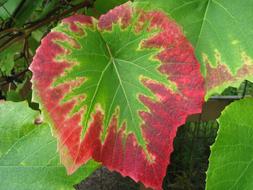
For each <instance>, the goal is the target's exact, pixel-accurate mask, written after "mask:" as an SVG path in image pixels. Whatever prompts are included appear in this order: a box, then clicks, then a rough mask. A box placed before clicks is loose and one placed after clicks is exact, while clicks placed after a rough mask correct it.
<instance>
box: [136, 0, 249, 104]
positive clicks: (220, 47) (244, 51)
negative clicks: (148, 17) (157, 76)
mask: <svg viewBox="0 0 253 190" xmlns="http://www.w3.org/2000/svg"><path fill="white" fill-rule="evenodd" d="M137 3H138V4H140V6H145V7H147V9H148V8H149V7H150V8H152V9H154V7H157V8H159V9H163V10H165V11H166V12H167V13H168V14H169V15H171V17H173V18H174V19H175V20H176V21H178V22H179V23H180V24H181V25H182V26H183V28H184V30H185V33H186V35H187V37H188V38H189V39H190V40H191V42H192V44H193V46H194V47H195V52H196V56H197V57H198V59H199V61H200V62H201V64H202V73H203V75H204V76H205V79H206V91H207V94H206V99H207V98H208V97H210V96H211V95H212V94H217V93H221V92H222V91H223V90H224V89H225V88H227V87H228V86H234V87H238V86H239V85H240V83H241V82H242V81H244V80H246V79H247V80H251V81H252V80H253V61H252V59H253V49H252V45H253V38H252V35H253V30H252V29H251V28H253V11H252V7H253V1H252V0H245V1H240V0H235V1H233V3H231V2H230V1H227V0H179V1H173V0H157V1H152V0H137Z"/></svg>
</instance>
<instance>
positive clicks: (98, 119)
mask: <svg viewBox="0 0 253 190" xmlns="http://www.w3.org/2000/svg"><path fill="white" fill-rule="evenodd" d="M132 11H133V10H132V7H130V6H129V4H125V5H122V6H120V7H117V8H115V9H114V10H112V11H110V12H109V13H107V14H106V15H104V16H102V17H101V18H100V20H99V27H100V29H101V30H103V29H106V30H110V29H111V26H112V23H116V22H117V21H119V20H120V21H121V22H122V24H123V27H124V26H126V25H127V24H129V23H130V19H131V14H132ZM141 14H142V16H141V17H140V22H144V21H147V20H148V21H150V22H151V27H157V28H160V29H161V32H160V33H159V34H157V35H156V36H154V37H152V38H151V39H149V40H147V41H146V42H145V43H144V44H143V48H149V47H160V48H161V47H162V48H163V51H162V52H160V53H159V55H157V59H159V60H160V61H161V62H162V65H161V67H160V68H159V70H160V72H161V73H164V74H166V75H167V77H168V80H170V81H173V82H174V83H175V84H176V85H177V88H178V89H177V91H176V92H173V91H171V90H168V89H167V88H165V87H164V86H163V85H161V84H158V83H156V82H154V81H149V80H145V79H143V84H144V85H146V86H147V87H148V88H149V89H150V90H152V91H153V92H154V94H156V95H157V97H158V98H159V101H154V100H152V99H150V98H149V97H145V96H143V95H140V97H139V98H140V100H141V101H142V102H143V103H144V104H145V105H146V106H147V107H148V108H149V109H150V112H149V113H148V112H144V111H142V112H140V113H139V114H140V116H141V118H142V119H143V125H142V126H141V127H142V133H143V136H144V138H145V139H146V141H147V150H148V152H149V153H150V155H152V161H150V160H148V159H147V158H146V154H145V153H144V151H143V150H142V148H141V147H140V146H139V145H138V143H137V141H136V138H135V136H134V135H133V134H128V135H126V133H125V127H126V126H123V127H121V128H120V129H119V128H118V126H117V118H116V117H114V118H113V119H112V121H111V123H110V126H109V129H108V132H107V136H106V139H105V141H104V142H103V143H102V142H101V139H100V134H101V131H102V130H103V126H102V122H103V117H104V115H103V111H102V110H100V109H97V110H96V113H95V114H93V122H92V123H91V124H90V125H89V128H88V130H87V132H86V134H85V137H84V139H83V140H81V137H80V136H81V130H82V126H81V125H80V122H81V117H82V114H83V111H80V112H78V113H76V114H74V115H73V116H69V115H68V114H69V112H70V111H71V110H72V108H73V106H74V104H75V100H73V101H69V102H65V103H62V102H61V100H62V98H63V97H64V95H65V94H67V93H68V92H70V91H71V89H72V87H73V84H68V83H66V84H62V85H58V86H56V87H52V86H53V85H52V83H53V82H54V79H55V78H57V76H59V75H61V74H63V73H64V69H67V68H68V67H70V66H71V63H66V62H60V63H59V61H58V62H57V61H55V57H57V55H60V54H63V53H67V52H65V51H64V49H62V48H61V47H60V46H59V45H57V44H56V43H55V40H57V39H58V40H69V39H68V37H67V36H65V35H63V34H60V33H57V32H52V33H50V34H49V35H48V36H47V37H46V38H44V39H43V41H42V45H41V46H40V48H39V50H38V51H37V54H36V56H35V58H34V61H33V63H32V66H31V70H32V71H33V74H34V75H33V85H34V87H35V89H36V92H37V94H38V95H39V97H40V98H41V102H42V104H43V107H44V108H45V110H46V113H47V116H48V117H49V118H50V119H51V122H52V123H53V125H54V128H55V131H56V135H57V136H58V138H59V150H60V152H61V158H62V162H63V164H64V165H65V166H66V167H67V169H68V172H69V173H73V172H74V171H75V170H76V169H77V168H78V167H80V166H81V165H82V164H84V163H86V162H87V161H88V160H89V159H91V158H93V159H95V160H96V161H98V162H102V163H103V165H105V166H107V167H108V168H109V169H111V170H116V171H118V172H120V173H121V174H122V175H125V176H126V175H127V176H130V177H131V178H133V179H134V180H135V181H141V182H142V183H144V184H145V185H146V186H149V187H152V188H154V189H158V190H159V189H161V185H162V180H163V177H164V175H165V173H166V168H167V165H168V163H169V160H170V154H171V152H172V151H173V139H174V137H175V135H176V131H177V128H178V127H179V126H180V125H182V124H184V122H185V120H186V117H187V116H188V115H190V114H194V113H198V112H201V107H202V103H203V101H204V100H203V98H204V81H203V78H202V76H201V74H200V65H199V63H198V62H197V60H196V58H195V56H194V51H193V48H192V46H191V45H190V44H189V42H188V41H187V40H186V38H185V37H184V36H183V34H182V32H181V30H180V29H179V27H178V26H177V25H176V24H175V23H174V22H173V21H171V20H170V19H169V18H167V16H166V15H165V14H163V13H161V12H149V13H144V12H143V13H141ZM64 22H68V23H70V28H71V30H72V31H73V32H78V33H79V32H80V30H81V29H80V28H78V25H77V24H76V22H80V23H85V24H87V26H91V19H90V18H89V17H85V16H78V17H77V16H74V17H70V18H68V19H65V21H64ZM49 50H50V51H49Z"/></svg>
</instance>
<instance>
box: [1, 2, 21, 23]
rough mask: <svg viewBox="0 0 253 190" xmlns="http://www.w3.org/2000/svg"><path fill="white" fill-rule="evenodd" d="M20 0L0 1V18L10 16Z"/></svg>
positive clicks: (3, 18)
mask: <svg viewBox="0 0 253 190" xmlns="http://www.w3.org/2000/svg"><path fill="white" fill-rule="evenodd" d="M21 1H22V0H9V1H5V0H2V1H1V2H0V19H2V20H6V19H8V18H10V17H11V15H12V14H13V13H14V11H15V10H16V8H17V7H18V5H19V4H20V2H21Z"/></svg>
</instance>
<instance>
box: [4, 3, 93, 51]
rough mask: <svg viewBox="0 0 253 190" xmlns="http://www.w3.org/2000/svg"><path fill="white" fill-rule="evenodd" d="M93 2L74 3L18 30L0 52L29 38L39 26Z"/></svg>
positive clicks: (90, 5)
mask: <svg viewBox="0 0 253 190" xmlns="http://www.w3.org/2000/svg"><path fill="white" fill-rule="evenodd" d="M93 3H94V1H85V2H83V3H79V4H77V5H74V6H73V7H71V8H70V9H68V10H65V11H63V12H62V13H61V14H60V15H57V16H52V17H49V18H45V19H42V20H39V21H38V22H35V23H33V24H31V25H29V26H27V27H25V28H24V29H21V30H18V31H19V32H18V34H16V35H14V36H13V38H12V39H8V41H7V42H6V43H4V44H2V45H1V47H0V52H1V51H3V50H4V49H6V48H8V47H10V46H11V45H12V44H14V43H15V42H17V41H20V40H23V39H24V38H27V37H28V36H29V35H30V34H31V33H32V32H33V31H34V30H37V29H38V28H40V27H42V26H45V25H47V24H49V23H51V22H53V21H57V20H60V19H62V18H64V17H66V15H68V14H70V13H72V12H75V11H78V10H79V9H82V8H85V7H86V8H88V7H92V6H93ZM7 31H16V29H14V28H13V29H11V28H10V29H7ZM3 32H6V30H4V31H3Z"/></svg>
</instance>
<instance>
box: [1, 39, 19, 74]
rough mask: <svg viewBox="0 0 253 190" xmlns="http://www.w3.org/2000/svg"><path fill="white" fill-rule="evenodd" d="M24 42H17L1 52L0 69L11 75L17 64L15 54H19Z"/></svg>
mask: <svg viewBox="0 0 253 190" xmlns="http://www.w3.org/2000/svg"><path fill="white" fill-rule="evenodd" d="M21 47H22V43H15V44H13V45H12V46H10V47H9V48H7V49H5V50H4V51H2V52H0V71H1V72H2V73H4V74H5V75H10V74H11V70H12V69H13V67H14V65H15V56H16V55H18V54H19V51H20V49H21Z"/></svg>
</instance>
